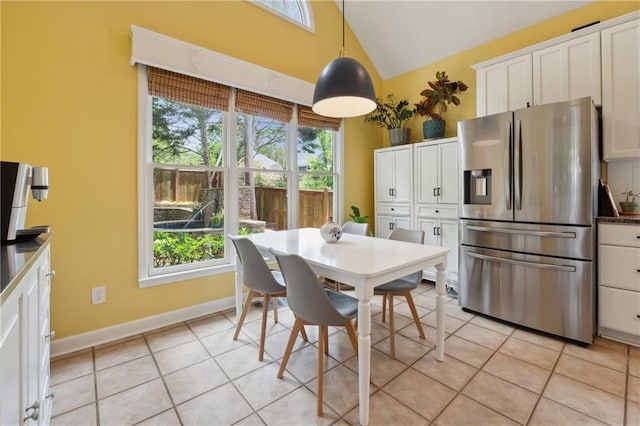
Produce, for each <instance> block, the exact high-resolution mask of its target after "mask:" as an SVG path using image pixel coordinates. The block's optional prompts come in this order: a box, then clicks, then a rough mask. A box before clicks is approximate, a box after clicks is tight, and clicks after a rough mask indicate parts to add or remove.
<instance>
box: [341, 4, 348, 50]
mask: <svg viewBox="0 0 640 426" xmlns="http://www.w3.org/2000/svg"><path fill="white" fill-rule="evenodd" d="M346 56H347V49H346V48H345V47H344V0H342V49H340V57H341V58H345V57H346Z"/></svg>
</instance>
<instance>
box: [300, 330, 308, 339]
mask: <svg viewBox="0 0 640 426" xmlns="http://www.w3.org/2000/svg"><path fill="white" fill-rule="evenodd" d="M300 335H301V336H302V340H304V341H305V342H308V341H309V336H307V332H306V331H305V329H304V326H301V327H300Z"/></svg>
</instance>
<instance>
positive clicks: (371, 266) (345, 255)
mask: <svg viewBox="0 0 640 426" xmlns="http://www.w3.org/2000/svg"><path fill="white" fill-rule="evenodd" d="M246 237H247V238H249V239H250V240H251V241H253V243H254V244H255V245H256V246H257V247H258V248H259V249H262V250H261V251H262V252H263V253H264V254H265V255H268V254H269V253H268V249H274V250H275V251H279V252H283V253H289V254H297V255H299V256H301V257H302V258H303V259H305V260H306V261H307V263H309V265H310V266H311V268H312V269H313V270H314V272H316V273H317V274H318V275H321V276H323V277H327V278H331V279H333V280H336V281H339V282H341V283H345V284H349V285H351V286H353V287H354V288H355V295H356V297H357V298H358V390H359V404H360V405H359V416H360V417H359V419H360V424H362V425H367V424H369V383H370V373H371V298H372V297H373V289H374V287H376V286H378V285H380V284H384V283H386V282H389V281H392V280H394V279H396V278H401V277H404V276H406V275H408V274H411V273H413V272H416V271H420V270H424V269H427V268H429V267H431V266H434V267H435V268H436V271H437V272H436V341H437V346H436V359H437V360H438V361H442V360H443V359H444V319H445V312H444V305H445V300H446V296H445V277H446V267H447V253H448V252H449V249H448V248H444V247H439V246H430V245H423V244H415V243H408V242H404V241H396V240H389V239H386V238H375V237H366V236H361V235H353V234H342V237H341V238H340V240H339V241H338V242H336V243H327V242H325V241H324V240H323V239H322V237H321V236H320V231H319V230H318V229H316V228H301V229H291V230H286V231H271V232H269V231H267V232H264V233H259V234H250V235H246ZM238 264H239V262H238V261H237V259H236V265H238ZM242 283H243V281H242V273H241V268H236V282H235V287H236V288H235V290H236V313H237V315H240V312H241V310H242V300H243V291H242Z"/></svg>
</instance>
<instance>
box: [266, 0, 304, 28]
mask: <svg viewBox="0 0 640 426" xmlns="http://www.w3.org/2000/svg"><path fill="white" fill-rule="evenodd" d="M253 3H254V4H257V5H258V6H261V7H263V8H265V9H267V10H268V11H270V12H272V13H274V14H276V15H278V16H280V17H283V18H285V19H286V20H288V21H292V22H294V23H295V24H298V25H300V26H302V27H304V28H306V29H308V30H310V31H312V32H313V15H312V13H311V8H310V7H309V3H308V2H307V1H306V0H253Z"/></svg>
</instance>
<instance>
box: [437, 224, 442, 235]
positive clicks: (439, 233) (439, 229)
mask: <svg viewBox="0 0 640 426" xmlns="http://www.w3.org/2000/svg"><path fill="white" fill-rule="evenodd" d="M441 230H442V229H441V228H440V227H439V226H438V235H442V233H441V232H440V231H441Z"/></svg>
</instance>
